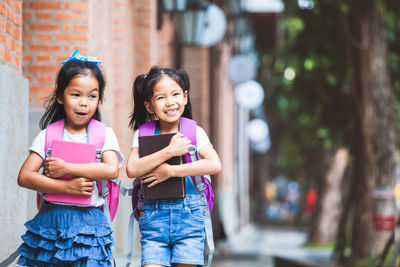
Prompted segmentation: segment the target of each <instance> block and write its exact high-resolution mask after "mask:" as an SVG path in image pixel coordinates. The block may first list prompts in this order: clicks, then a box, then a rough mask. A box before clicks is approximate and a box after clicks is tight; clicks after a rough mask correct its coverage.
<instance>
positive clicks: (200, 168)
mask: <svg viewBox="0 0 400 267" xmlns="http://www.w3.org/2000/svg"><path fill="white" fill-rule="evenodd" d="M199 154H200V156H201V157H202V159H200V160H197V161H195V162H191V163H188V164H181V165H169V164H162V165H160V166H159V167H157V168H155V169H154V170H152V171H151V172H149V173H148V174H146V175H144V177H146V178H145V179H143V182H144V183H148V182H152V183H150V184H149V187H152V186H154V185H156V184H157V183H160V182H163V181H165V180H166V179H168V178H169V177H176V176H177V177H183V176H197V175H205V174H216V173H218V172H220V171H221V161H220V159H219V157H218V154H217V152H216V151H215V150H214V148H213V147H212V146H211V145H206V146H204V147H202V148H201V149H200V151H199Z"/></svg>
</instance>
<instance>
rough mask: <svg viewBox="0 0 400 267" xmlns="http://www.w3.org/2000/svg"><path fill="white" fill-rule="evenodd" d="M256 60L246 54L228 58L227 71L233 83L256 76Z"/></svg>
mask: <svg viewBox="0 0 400 267" xmlns="http://www.w3.org/2000/svg"><path fill="white" fill-rule="evenodd" d="M256 68H257V67H256V62H254V59H253V58H251V57H250V56H248V55H236V56H234V57H232V58H231V59H230V60H229V63H228V67H227V72H228V78H229V81H230V82H231V83H233V84H238V83H241V82H245V81H247V80H252V79H254V78H255V77H256Z"/></svg>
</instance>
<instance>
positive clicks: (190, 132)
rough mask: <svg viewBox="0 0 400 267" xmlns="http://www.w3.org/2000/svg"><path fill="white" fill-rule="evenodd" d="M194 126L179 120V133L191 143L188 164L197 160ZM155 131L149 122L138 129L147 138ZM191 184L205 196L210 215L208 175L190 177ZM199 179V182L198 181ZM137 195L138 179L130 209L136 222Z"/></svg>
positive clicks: (137, 214) (212, 194)
mask: <svg viewBox="0 0 400 267" xmlns="http://www.w3.org/2000/svg"><path fill="white" fill-rule="evenodd" d="M196 126H197V123H196V121H194V120H191V119H188V118H184V117H181V119H180V129H181V131H180V132H181V133H182V134H183V135H184V136H185V137H187V138H189V140H190V141H191V142H192V145H193V149H191V150H190V151H189V153H187V154H185V156H184V157H185V162H186V163H190V162H193V161H196V160H198V159H199V156H198V153H197V150H196V145H197V139H196ZM155 129H156V121H150V122H147V123H145V124H142V125H141V126H140V127H139V136H149V135H154V131H155ZM191 178H192V181H193V183H194V184H195V185H196V187H197V190H198V191H199V193H203V192H204V194H205V197H206V199H207V203H208V208H209V210H210V213H211V212H212V209H213V207H214V191H213V189H212V187H211V182H210V180H211V178H210V176H209V175H204V176H201V177H196V176H191ZM200 178H201V180H200ZM139 194H140V179H135V181H134V182H133V190H132V208H133V211H134V216H135V219H136V220H139V211H138V209H137V204H138V200H139Z"/></svg>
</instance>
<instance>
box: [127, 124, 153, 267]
mask: <svg viewBox="0 0 400 267" xmlns="http://www.w3.org/2000/svg"><path fill="white" fill-rule="evenodd" d="M155 129H156V122H155V121H149V122H146V123H144V124H142V125H140V127H139V136H140V137H141V136H150V135H153V134H154V130H155ZM135 188H139V189H138V191H135ZM130 193H131V194H132V198H133V197H134V196H133V194H140V181H139V179H138V178H136V179H135V180H134V181H133V189H132V191H131V192H130ZM133 202H134V201H132V209H133V211H132V214H131V216H130V218H129V224H128V248H129V251H128V254H127V256H126V265H125V267H129V266H130V265H131V258H132V254H133V246H134V243H135V238H134V236H133V235H134V234H135V231H134V230H135V213H136V211H137V206H136V207H134V204H133Z"/></svg>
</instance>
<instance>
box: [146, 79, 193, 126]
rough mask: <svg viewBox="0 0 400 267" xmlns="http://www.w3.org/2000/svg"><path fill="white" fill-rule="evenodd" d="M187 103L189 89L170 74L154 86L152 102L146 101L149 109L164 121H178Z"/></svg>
mask: <svg viewBox="0 0 400 267" xmlns="http://www.w3.org/2000/svg"><path fill="white" fill-rule="evenodd" d="M186 104H187V91H183V89H182V88H181V87H180V86H179V84H177V83H176V82H175V81H174V80H173V79H171V78H169V77H168V76H164V77H163V78H161V80H160V81H159V82H158V83H157V84H156V85H155V86H154V88H153V96H152V97H151V99H150V102H147V101H145V106H146V109H147V111H148V112H149V113H150V114H155V115H157V117H158V119H159V120H160V122H164V123H178V122H179V118H180V117H181V116H182V114H183V111H184V110H185V105H186Z"/></svg>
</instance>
